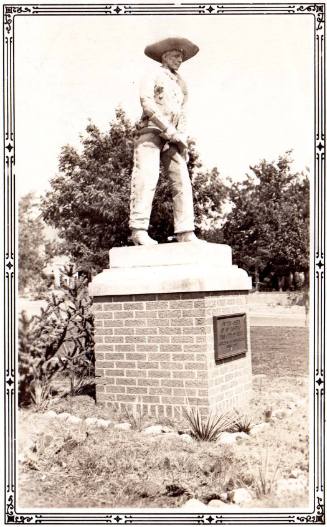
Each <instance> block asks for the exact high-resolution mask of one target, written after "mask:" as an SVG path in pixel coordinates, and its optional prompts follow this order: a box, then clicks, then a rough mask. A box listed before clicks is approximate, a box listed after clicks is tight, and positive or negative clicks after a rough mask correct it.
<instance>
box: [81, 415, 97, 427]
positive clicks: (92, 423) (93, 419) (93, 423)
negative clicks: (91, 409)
mask: <svg viewBox="0 0 327 527" xmlns="http://www.w3.org/2000/svg"><path fill="white" fill-rule="evenodd" d="M84 423H85V425H86V426H87V427H88V428H92V427H95V426H97V423H98V419H97V418H96V417H88V418H87V419H85V421H84Z"/></svg>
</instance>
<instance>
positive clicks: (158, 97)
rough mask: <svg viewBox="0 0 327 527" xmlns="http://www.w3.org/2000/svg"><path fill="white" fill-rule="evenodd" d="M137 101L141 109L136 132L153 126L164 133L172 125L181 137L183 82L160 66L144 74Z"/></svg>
mask: <svg viewBox="0 0 327 527" xmlns="http://www.w3.org/2000/svg"><path fill="white" fill-rule="evenodd" d="M140 99H141V105H142V108H143V114H142V117H141V121H140V122H139V126H138V128H139V129H142V128H145V127H153V128H156V129H159V130H161V131H162V132H164V131H165V130H167V128H171V126H173V127H174V128H176V130H177V131H178V133H181V134H185V131H186V130H185V129H186V119H185V112H184V110H185V103H186V100H187V88H186V84H185V81H184V80H183V79H182V78H181V77H180V75H178V73H173V72H172V71H170V69H169V68H166V67H164V66H161V67H160V68H158V70H157V72H155V73H154V74H151V75H147V76H146V77H145V78H144V79H143V80H142V83H141V89H140Z"/></svg>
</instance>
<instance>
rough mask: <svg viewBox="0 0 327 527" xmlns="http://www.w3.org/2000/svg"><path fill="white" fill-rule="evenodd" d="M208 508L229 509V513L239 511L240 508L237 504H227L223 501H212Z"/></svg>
mask: <svg viewBox="0 0 327 527" xmlns="http://www.w3.org/2000/svg"><path fill="white" fill-rule="evenodd" d="M208 507H210V508H215V509H225V510H226V509H228V511H229V512H232V511H235V510H239V509H240V507H239V506H238V505H236V504H235V503H225V502H224V501H221V500H211V501H209V503H208Z"/></svg>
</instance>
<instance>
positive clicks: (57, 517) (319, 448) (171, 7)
mask: <svg viewBox="0 0 327 527" xmlns="http://www.w3.org/2000/svg"><path fill="white" fill-rule="evenodd" d="M145 14H149V15H156V16H160V15H169V14H173V15H194V16H199V15H201V16H228V15H244V16H251V15H258V14H260V15H267V16H268V15H276V14H287V15H290V16H291V15H292V14H296V15H303V16H310V17H313V18H314V35H313V38H314V43H315V45H314V65H315V68H314V76H315V104H314V108H315V111H314V114H315V115H314V119H315V122H314V128H315V131H314V137H313V138H312V141H313V145H312V146H313V148H314V151H315V170H314V182H313V185H312V189H313V191H314V199H313V217H314V220H313V221H314V226H313V232H314V240H313V251H314V266H312V268H311V291H312V295H313V302H312V309H313V315H314V324H313V332H312V335H313V347H314V380H313V386H314V393H313V407H312V412H313V433H314V437H313V464H314V478H313V479H314V488H313V495H314V508H313V510H312V511H311V512H310V513H307V512H303V513H301V512H297V513H294V512H290V513H287V512H278V511H277V510H276V512H274V513H269V512H267V513H265V512H258V513H255V512H253V513H247V512H241V513H222V514H216V513H212V514H210V513H208V514H196V513H186V512H181V513H178V512H174V513H169V512H167V513H165V512H164V509H163V511H162V512H161V513H151V512H145V511H141V512H137V513H134V512H133V513H131V514H120V513H119V514H118V513H112V514H108V513H106V512H105V511H104V512H97V513H92V512H90V513H88V512H78V511H76V512H75V511H74V510H72V511H71V512H68V513H66V512H65V513H59V512H51V511H50V512H49V511H48V512H46V511H45V512H44V513H43V512H42V513H39V512H37V513H36V512H35V513H33V512H31V513H29V514H26V513H24V512H20V511H19V510H18V509H17V505H16V478H17V475H16V468H15V467H16V451H15V444H16V441H15V438H16V404H15V394H16V389H17V377H16V367H17V360H16V350H15V339H16V318H15V317H16V293H15V283H16V276H17V267H18V258H17V254H15V241H16V237H17V232H16V230H15V215H16V209H15V195H16V189H15V153H16V147H15V63H14V47H15V20H16V17H21V16H40V15H42V16H44V15H47V16H57V15H67V16H68V15H69V16H71V15H83V16H89V17H90V16H93V15H103V16H114V17H121V16H138V15H145ZM325 73H326V72H325V4H323V3H320V4H313V3H307V4H302V3H256V4H251V3H248V4H246V3H244V4H237V3H220V4H216V3H202V4H200V3H176V4H174V3H139V4H136V3H135V4H128V3H126V4H85V5H84V4H38V5H33V4H22V5H12V4H4V5H3V110H4V112H3V130H4V135H3V152H4V159H3V167H4V298H5V301H4V319H3V323H4V370H3V371H4V401H5V413H4V447H5V473H4V480H5V481H4V483H5V489H4V490H5V520H4V523H5V524H11V523H30V524H34V523H35V524H65V525H74V524H88V525H97V524H119V525H121V524H134V525H159V524H161V525H173V524H180V525H204V524H208V525H215V524H226V525H231V524H232V525H257V524H268V525H277V524H279V525H286V524H301V523H307V524H310V523H321V524H323V523H324V509H325V468H324V462H325V457H324V449H325V435H324V434H325V431H324V418H325V391H324V382H325V377H324V374H325V359H324V348H325V269H324V267H325V220H326V216H325V206H326V187H325V124H326V116H325V110H326V107H325V95H326V94H325ZM313 267H314V268H313Z"/></svg>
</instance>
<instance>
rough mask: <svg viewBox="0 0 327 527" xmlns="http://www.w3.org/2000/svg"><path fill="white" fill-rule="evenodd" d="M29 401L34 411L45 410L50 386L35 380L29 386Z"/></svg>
mask: <svg viewBox="0 0 327 527" xmlns="http://www.w3.org/2000/svg"><path fill="white" fill-rule="evenodd" d="M30 390H31V401H32V403H33V404H34V406H35V408H36V410H37V411H38V412H39V411H42V410H45V409H46V408H47V406H48V404H49V397H50V394H51V385H50V383H49V382H47V381H44V380H43V382H42V381H40V380H39V379H36V380H35V381H32V383H31V386H30Z"/></svg>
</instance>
